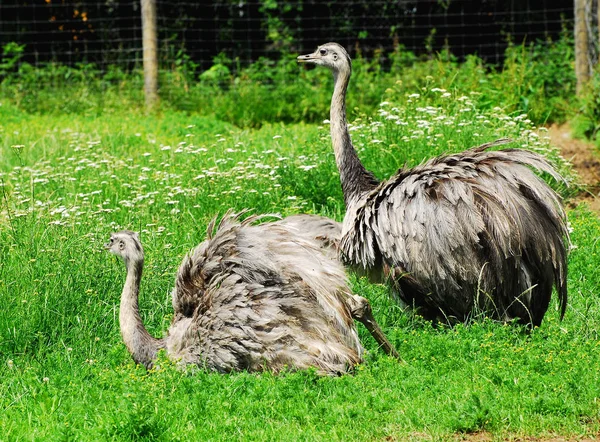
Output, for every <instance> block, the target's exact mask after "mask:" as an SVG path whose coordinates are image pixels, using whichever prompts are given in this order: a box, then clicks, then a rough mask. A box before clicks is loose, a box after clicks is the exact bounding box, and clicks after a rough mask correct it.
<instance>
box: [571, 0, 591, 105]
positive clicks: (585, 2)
mask: <svg viewBox="0 0 600 442" xmlns="http://www.w3.org/2000/svg"><path fill="white" fill-rule="evenodd" d="M588 13H591V0H575V75H576V77H577V93H578V94H580V93H581V92H582V90H583V87H584V86H585V84H586V83H587V82H588V81H589V79H590V66H591V63H590V38H589V35H588V26H587V24H588V19H587V14H588Z"/></svg>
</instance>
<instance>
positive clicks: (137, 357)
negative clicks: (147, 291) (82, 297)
mask: <svg viewBox="0 0 600 442" xmlns="http://www.w3.org/2000/svg"><path fill="white" fill-rule="evenodd" d="M125 265H126V267H127V278H126V279H125V286H124V287H123V293H122V295H121V308H120V311H119V323H120V325H121V336H123V341H124V342H125V345H126V346H127V350H129V353H131V357H132V358H133V360H134V361H135V362H136V363H137V364H143V365H145V366H146V368H151V367H152V361H153V360H154V359H156V355H157V353H158V351H159V350H160V349H161V348H164V343H163V340H162V339H156V338H154V337H152V336H150V333H148V331H147V330H146V328H145V327H144V324H143V323H142V318H141V317H140V313H139V309H138V296H139V292H140V281H141V279H142V269H143V267H144V258H141V259H137V260H134V261H126V262H125Z"/></svg>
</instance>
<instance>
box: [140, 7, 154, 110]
mask: <svg viewBox="0 0 600 442" xmlns="http://www.w3.org/2000/svg"><path fill="white" fill-rule="evenodd" d="M141 2H142V40H143V45H144V54H143V57H144V94H145V96H146V108H147V109H148V110H152V109H153V108H154V107H155V106H156V104H157V103H158V53H157V46H158V39H157V37H156V0H141Z"/></svg>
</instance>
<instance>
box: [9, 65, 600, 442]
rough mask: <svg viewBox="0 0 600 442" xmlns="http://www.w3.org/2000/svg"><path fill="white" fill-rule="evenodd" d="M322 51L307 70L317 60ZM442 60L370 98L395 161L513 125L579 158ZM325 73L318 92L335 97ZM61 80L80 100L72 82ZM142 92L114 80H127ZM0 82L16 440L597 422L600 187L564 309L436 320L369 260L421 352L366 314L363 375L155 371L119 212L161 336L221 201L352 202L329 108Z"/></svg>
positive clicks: (497, 429) (329, 206)
mask: <svg viewBox="0 0 600 442" xmlns="http://www.w3.org/2000/svg"><path fill="white" fill-rule="evenodd" d="M314 72H315V73H314V74H313V71H310V73H309V72H306V73H302V74H301V75H300V78H303V77H304V76H306V78H307V80H306V81H309V80H310V81H311V82H312V81H316V78H315V77H312V76H313V75H315V76H316V75H318V74H317V73H316V72H317V71H314ZM475 75H476V74H474V75H473V76H475ZM357 76H358V75H357ZM434 78H436V77H435V76H432V78H423V83H422V84H420V85H418V86H416V85H413V84H411V83H410V82H407V81H402V82H398V81H396V80H395V81H394V82H393V83H392V84H390V85H389V87H388V88H387V89H388V90H387V91H383V93H382V95H383V97H384V98H383V99H384V102H383V103H380V105H377V106H376V109H377V111H374V112H365V114H362V113H361V112H360V110H357V111H356V114H355V118H353V120H352V125H351V130H352V136H353V139H354V141H355V144H356V146H357V148H358V149H359V154H360V156H361V158H362V159H363V161H364V162H365V164H366V165H367V166H368V167H369V168H370V169H372V170H373V171H374V172H375V173H376V174H377V175H378V176H380V177H382V178H383V177H385V176H388V175H390V174H391V173H393V171H394V170H396V169H398V168H399V167H402V166H404V165H408V166H411V165H414V164H417V163H419V162H421V161H423V160H424V159H426V158H429V157H431V156H433V155H435V154H438V153H441V152H445V151H457V150H462V149H464V148H465V147H469V146H474V145H478V144H481V143H483V142H487V141H491V140H493V139H496V138H498V137H504V136H509V137H511V138H513V139H514V140H515V141H514V143H513V144H512V146H513V147H515V146H522V147H526V148H530V149H534V150H536V151H539V152H541V153H543V154H545V155H547V156H548V157H549V158H550V159H551V160H552V161H554V162H555V163H556V164H557V166H558V167H559V168H560V170H561V171H562V172H563V173H564V174H565V175H566V176H567V177H570V176H571V175H570V172H569V165H568V164H567V163H565V162H564V161H563V160H561V159H560V157H559V156H558V155H557V154H556V151H555V150H554V149H553V148H552V147H551V146H550V144H549V142H548V140H547V138H545V137H544V136H543V133H544V132H543V131H538V130H536V128H535V127H534V124H533V122H532V121H531V120H530V119H529V118H528V117H527V116H525V115H520V114H518V115H516V116H515V115H513V116H507V115H506V114H505V113H504V112H503V110H502V109H501V107H502V106H494V105H492V104H491V103H484V104H481V100H483V101H485V100H486V98H485V96H484V94H482V93H476V92H475V91H473V92H474V93H466V94H463V93H461V92H457V91H454V90H453V89H451V88H449V89H446V86H445V84H444V80H443V79H440V80H438V79H437V78H436V80H435V81H434ZM320 80H321V79H319V81H320ZM124 81H125V84H128V83H127V82H128V81H131V80H130V78H128V79H127V80H124ZM303 81H304V80H303ZM316 84H317V83H315V85H316ZM360 84H361V83H360V82H358V83H357V84H355V85H354V86H353V87H354V90H353V91H350V94H353V95H357V92H356V91H357V90H360V89H359V88H360V87H361V86H360ZM3 87H4V86H3ZM6 87H7V88H8V90H13V91H14V90H17V89H18V84H17V83H10V84H9V85H8V86H6ZM99 87H100V88H103V87H105V86H103V85H101V86H99ZM111 87H112V86H111ZM315 88H316V86H315ZM321 89H322V88H321ZM116 90H117V89H115V91H116ZM127 90H128V87H124V89H123V91H127ZM315 90H316V89H315ZM315 90H311V88H310V87H309V88H308V90H305V91H304V92H303V96H310V97H311V98H310V99H314V100H317V98H312V95H316V92H315ZM5 92H6V90H5ZM28 93H29V92H27V93H24V95H23V99H25V98H24V97H26V96H27V94H28ZM41 93H42V92H40V94H41ZM43 93H44V94H46V93H47V94H49V95H48V99H49V100H50V102H56V101H58V100H60V98H59V97H60V93H58V95H57V96H56V97H54V96H52V95H50V91H43ZM127 93H132V92H125V94H127ZM223 94H224V95H223V96H221V99H223V100H225V98H224V97H225V95H226V92H223ZM317 95H322V96H324V97H328V96H329V93H328V92H327V91H324V90H319V91H318V94H317ZM92 96H94V95H93V94H92ZM294 97H296V95H294ZM73 99H74V100H78V98H77V97H73ZM122 99H123V100H124V101H123V102H124V103H125V102H126V100H125V99H124V98H123V97H120V96H119V94H116V93H115V95H114V96H112V97H110V99H109V101H110V102H111V103H113V102H117V101H119V100H122ZM252 100H258V96H255V97H253V98H252ZM0 103H1V105H0V139H1V140H2V141H1V144H0V149H1V152H0V200H1V203H0V207H1V210H0V303H1V305H2V306H3V308H2V309H1V310H0V411H1V412H0V434H1V435H2V436H1V437H0V439H6V440H311V441H313V440H328V441H329V440H373V439H386V438H387V439H390V440H411V439H412V440H423V439H425V440H448V439H451V438H460V437H462V435H464V434H468V433H478V432H488V433H490V434H492V435H493V436H494V437H498V438H500V437H513V436H514V437H522V436H543V435H557V434H558V435H566V436H570V437H575V438H579V437H586V436H593V435H596V434H598V431H599V430H600V422H599V416H600V407H599V405H598V404H599V397H600V351H599V350H600V348H599V342H600V341H599V336H598V334H599V331H600V320H599V318H600V300H599V298H598V288H599V287H600V270H599V269H600V266H599V265H598V264H599V262H600V260H599V254H600V244H599V241H598V238H600V221H599V220H598V218H597V217H595V216H594V215H592V214H591V213H590V212H588V211H587V210H586V209H585V207H580V208H577V209H574V210H571V211H570V213H569V216H570V222H571V227H572V230H573V233H572V241H573V243H574V245H575V246H576V248H574V250H573V252H572V253H571V256H570V262H569V280H568V285H569V295H570V303H569V307H568V309H567V314H566V317H565V319H564V321H563V322H560V321H559V319H558V315H559V314H558V307H557V303H556V302H555V301H553V302H552V303H551V307H550V309H549V311H548V313H547V316H546V319H545V320H544V323H543V324H542V326H541V327H540V328H537V329H535V330H533V331H532V332H531V333H529V334H528V333H525V331H524V330H522V329H521V328H520V327H518V326H515V325H510V324H508V325H505V324H500V323H496V322H494V321H490V320H485V319H482V318H473V320H472V321H469V323H467V324H460V325H458V326H455V327H453V328H448V327H445V326H443V325H437V326H433V325H432V324H430V323H428V322H426V321H424V320H422V319H421V318H420V317H418V316H416V315H414V314H412V313H410V312H408V311H404V310H403V309H402V308H401V307H400V306H398V305H397V304H395V303H394V302H393V301H392V300H391V299H390V298H389V294H388V291H387V289H386V288H385V287H382V286H378V285H372V284H370V283H368V282H367V281H365V280H364V279H359V278H357V277H355V276H353V277H352V285H353V288H354V290H355V291H356V292H357V293H360V294H362V295H364V296H366V297H368V298H369V299H370V300H371V302H372V304H373V306H374V314H375V316H376V317H377V318H378V320H379V321H380V323H381V325H382V327H383V328H384V330H385V332H386V333H387V334H388V336H389V337H390V339H391V340H392V342H393V343H394V344H395V345H396V347H397V348H398V350H399V351H400V353H401V355H402V357H403V359H404V362H403V363H398V362H397V361H395V360H393V359H391V358H389V357H387V356H385V355H383V353H382V352H381V351H380V350H378V349H377V348H376V344H375V342H374V341H372V339H371V338H370V336H369V335H368V333H367V332H366V331H365V330H364V329H363V328H362V327H361V328H360V329H359V332H360V336H361V339H362V341H363V342H364V344H365V346H366V348H367V350H368V354H367V357H366V361H365V363H364V364H362V365H360V366H358V367H357V368H356V373H355V374H354V375H349V376H343V377H337V378H319V377H318V376H316V375H315V373H314V372H310V371H309V372H300V373H286V374H282V375H279V376H274V375H271V374H269V373H263V374H248V373H238V374H231V375H219V374H215V373H209V372H205V371H203V370H199V369H190V370H189V371H187V372H184V373H182V372H180V371H178V370H176V369H175V368H174V367H173V366H172V364H171V363H170V362H169V361H168V360H166V358H164V357H163V358H162V359H161V360H160V361H159V363H158V368H157V369H155V370H153V371H152V372H147V371H146V370H145V369H143V368H140V367H136V366H134V364H133V362H131V360H130V357H129V355H128V354H127V351H126V349H125V347H124V345H123V344H122V341H121V338H120V335H119V328H118V323H117V321H118V302H119V296H120V292H121V288H122V284H123V281H124V268H123V265H122V263H121V262H118V261H117V260H116V259H115V258H114V257H113V256H110V255H109V254H107V253H106V252H104V251H103V250H102V244H103V243H104V242H105V241H106V240H107V238H108V237H109V235H110V233H111V232H112V231H115V230H118V229H122V228H129V229H133V230H136V231H139V232H141V238H142V241H143V243H144V246H145V249H146V254H147V256H146V268H145V271H144V279H143V281H142V288H141V296H140V308H141V316H142V318H143V320H144V322H145V324H146V326H147V328H148V329H149V331H150V332H151V333H152V334H154V335H156V336H159V335H160V334H161V333H162V332H163V331H164V330H166V329H167V327H168V325H169V323H170V320H171V313H172V309H171V305H170V299H169V293H170V289H171V287H172V284H173V278H174V274H175V271H176V268H177V266H178V265H179V263H180V262H181V259H182V257H183V256H184V254H185V253H186V252H187V251H189V250H190V249H191V248H192V247H193V246H194V245H196V244H198V243H199V242H200V241H202V240H203V239H204V237H205V230H206V227H205V226H206V224H207V222H208V220H209V219H211V218H212V217H213V216H214V215H216V214H222V213H224V212H225V210H226V209H229V208H234V209H236V210H241V209H243V208H253V209H254V211H255V212H256V213H269V212H278V213H282V214H284V215H286V214H291V213H298V212H311V213H321V214H324V215H328V216H331V217H334V218H336V219H338V220H341V219H342V217H343V213H344V208H343V198H342V195H341V191H340V185H339V177H338V174H337V171H336V169H335V164H334V160H333V154H332V152H331V146H330V139H329V135H328V125H327V122H323V123H321V124H319V125H317V124H294V123H288V124H281V123H268V122H266V123H264V124H262V125H261V127H260V128H246V129H243V128H240V127H238V126H236V125H234V124H231V119H229V120H230V121H229V122H223V121H222V120H220V119H219V118H216V117H215V116H214V115H211V114H210V112H208V110H206V111H205V112H204V114H205V115H199V114H197V113H191V112H187V111H182V110H177V109H175V108H174V107H175V106H165V108H164V109H163V111H162V112H161V113H157V114H150V115H145V114H144V113H143V112H142V111H140V110H139V109H138V108H136V107H135V106H130V107H125V106H124V105H123V106H115V107H114V108H113V109H112V112H106V109H105V110H102V111H100V112H95V111H94V112H88V111H87V110H85V109H95V108H94V107H93V106H91V105H90V107H89V108H86V107H85V106H87V104H86V103H84V102H83V101H81V102H80V104H79V105H77V106H83V107H81V108H78V109H76V110H74V111H73V112H71V113H63V112H55V111H53V110H51V109H48V112H42V109H41V108H38V109H37V110H36V108H35V106H36V105H35V103H33V102H28V103H30V104H31V106H33V108H31V109H29V108H27V106H25V105H24V104H23V103H24V102H23V101H21V102H17V101H15V100H14V97H13V96H11V97H10V98H6V99H3V100H2V101H0ZM253 103H254V107H257V108H258V107H261V106H263V103H262V102H260V101H253ZM111 105H112V104H111ZM40 106H42V104H40ZM43 106H46V104H43ZM65 106H66V104H65ZM265 106H266V104H265ZM214 108H215V109H216V110H217V109H218V108H219V106H218V104H217V103H216V98H215V103H214ZM98 109H99V108H98ZM32 110H35V113H34V114H32V113H31V111H32ZM217 113H218V112H217ZM366 115H371V117H367V116H366ZM326 116H327V112H323V115H321V116H319V121H322V120H323V119H324V117H326ZM261 118H262V117H261ZM315 118H317V117H315ZM267 121H268V120H267ZM250 126H252V124H250ZM557 190H559V191H560V192H561V193H563V194H565V193H564V192H565V189H564V188H562V187H557Z"/></svg>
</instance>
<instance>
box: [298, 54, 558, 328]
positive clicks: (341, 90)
mask: <svg viewBox="0 0 600 442" xmlns="http://www.w3.org/2000/svg"><path fill="white" fill-rule="evenodd" d="M298 61H299V62H303V63H312V64H316V65H321V66H325V67H328V68H330V69H331V70H332V72H333V77H334V82H335V86H334V92H333V96H332V99H331V110H330V123H331V124H330V130H331V138H332V145H333V150H334V153H335V158H336V163H337V166H338V170H339V172H340V180H341V184H342V190H343V192H344V200H345V203H346V216H345V218H344V226H343V233H342V240H341V244H340V249H341V254H342V258H343V259H344V260H345V261H346V262H347V263H348V264H351V265H354V266H356V267H358V268H359V269H362V270H367V271H368V273H369V274H370V275H371V276H373V275H375V276H379V279H382V278H384V277H387V278H388V279H389V281H390V282H391V284H392V287H393V288H394V289H395V293H396V294H397V295H398V296H399V298H400V299H401V300H402V301H404V302H405V303H407V304H408V305H411V306H414V307H417V308H418V309H419V310H420V312H421V313H422V314H423V315H424V316H426V317H429V318H446V319H451V320H459V321H464V320H465V319H467V318H469V317H470V316H472V315H473V314H474V313H476V312H483V313H487V314H489V315H491V316H492V317H495V318H498V319H501V320H512V319H517V320H518V321H519V322H521V323H525V324H532V325H540V324H541V322H542V319H543V317H544V314H545V312H546V310H547V309H548V305H549V302H550V299H551V295H552V290H553V286H554V287H556V290H557V292H558V300H559V307H560V315H561V318H562V316H563V315H564V312H565V308H566V305H567V286H566V280H567V250H568V246H569V235H568V229H567V220H566V216H565V212H564V209H563V206H562V202H561V200H560V198H559V196H558V195H557V194H556V193H555V192H554V191H553V190H552V189H551V188H550V187H549V186H548V185H547V184H546V183H545V182H544V181H543V180H542V179H541V178H539V177H538V176H537V175H536V174H535V173H534V172H533V170H537V171H538V172H541V173H547V174H549V175H551V176H552V177H553V178H554V179H556V180H563V179H562V177H561V176H560V175H559V174H558V172H557V171H556V170H555V169H554V168H553V167H552V166H551V165H550V164H549V163H548V162H547V161H546V159H544V158H543V157H542V156H541V155H538V154H536V153H533V152H529V151H526V150H517V149H504V150H487V149H488V148H490V147H495V146H498V145H500V144H505V143H506V142H508V140H505V139H503V140H498V141H496V142H493V143H488V144H485V145H482V146H479V147H478V148H474V149H471V150H467V151H465V152H462V153H459V154H453V155H446V156H441V157H437V158H434V159H432V160H430V161H428V162H426V163H424V164H422V165H420V166H417V167H415V168H412V169H402V170H400V171H398V173H397V174H395V175H394V176H393V177H392V178H390V179H389V180H387V181H385V182H382V183H378V182H377V181H376V180H375V178H374V177H373V175H372V174H371V173H370V172H369V171H367V170H366V169H365V168H364V166H363V165H362V164H361V163H360V160H359V159H358V156H357V154H356V150H355V149H354V147H353V146H352V143H351V140H350V135H349V132H348V125H347V122H346V103H345V100H346V91H347V87H348V83H349V80H350V76H351V72H352V65H351V61H350V57H349V56H348V54H347V52H346V51H345V49H344V48H343V47H342V46H340V45H339V44H337V43H327V44H324V45H322V46H319V48H317V50H316V51H315V52H314V53H312V54H308V55H302V56H299V57H298ZM532 169H533V170H532Z"/></svg>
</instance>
